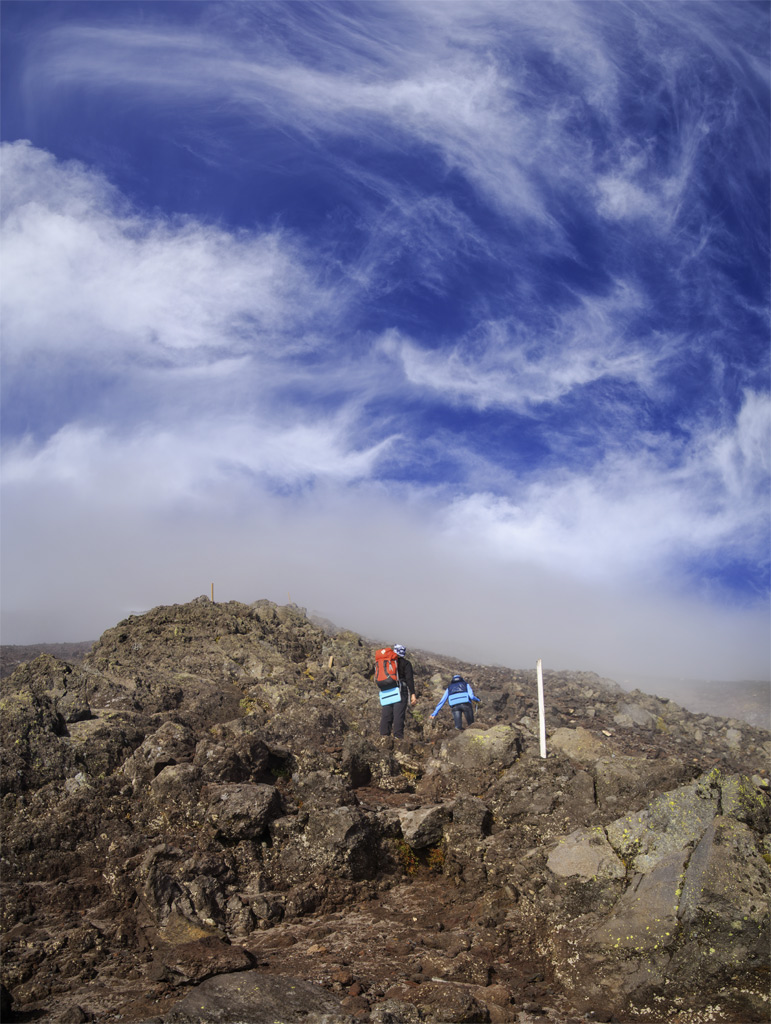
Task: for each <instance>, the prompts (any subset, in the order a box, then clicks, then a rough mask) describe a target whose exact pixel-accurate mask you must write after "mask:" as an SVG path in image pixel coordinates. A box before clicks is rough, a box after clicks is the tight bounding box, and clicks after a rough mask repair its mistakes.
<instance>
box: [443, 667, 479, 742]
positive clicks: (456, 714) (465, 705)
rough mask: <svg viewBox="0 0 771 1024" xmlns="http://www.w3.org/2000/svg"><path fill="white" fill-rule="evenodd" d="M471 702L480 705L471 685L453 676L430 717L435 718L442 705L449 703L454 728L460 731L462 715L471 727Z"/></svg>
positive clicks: (472, 709) (472, 719)
mask: <svg viewBox="0 0 771 1024" xmlns="http://www.w3.org/2000/svg"><path fill="white" fill-rule="evenodd" d="M472 700H473V701H476V702H477V704H480V703H481V701H480V700H479V697H477V696H476V695H475V694H474V691H473V690H472V689H471V683H467V682H466V680H465V679H464V678H463V676H458V675H455V676H453V677H452V679H451V680H450V685H449V686H448V687H447V689H446V690H445V691H444V693H443V694H442V699H441V700H440V701H439V703H438V704H437V705H436V707H435V708H434V710H433V712H432V713H431V717H432V718H436V716H437V715H438V714H439V712H440V711H441V710H442V708H443V707H444V705H445V704H446V703H448V702H449V705H450V711H452V717H453V719H454V721H455V728H456V729H461V730H462V729H463V716H464V715H465V716H466V722H467V724H468V725H471V723H472V722H473V721H474V705H473V704H472V703H471V702H472Z"/></svg>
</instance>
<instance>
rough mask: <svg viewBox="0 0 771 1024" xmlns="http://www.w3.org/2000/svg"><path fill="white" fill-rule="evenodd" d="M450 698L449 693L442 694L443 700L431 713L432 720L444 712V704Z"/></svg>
mask: <svg viewBox="0 0 771 1024" xmlns="http://www.w3.org/2000/svg"><path fill="white" fill-rule="evenodd" d="M448 696H449V691H448V690H445V691H444V693H443V694H442V699H441V700H440V701H439V703H438V704H437V705H436V707H435V708H434V710H433V711H432V712H431V717H432V718H436V716H437V715H438V714H439V712H440V711H441V710H442V708H443V707H444V702H445V701H446V700H447V698H448Z"/></svg>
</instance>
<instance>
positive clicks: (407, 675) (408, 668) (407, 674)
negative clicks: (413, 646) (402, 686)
mask: <svg viewBox="0 0 771 1024" xmlns="http://www.w3.org/2000/svg"><path fill="white" fill-rule="evenodd" d="M400 660H401V661H402V662H403V665H404V681H405V683H406V684H407V689H408V690H409V691H410V704H417V702H418V695H417V694H416V693H415V674H414V672H413V671H412V662H411V661H408V660H407V659H406V658H403V659H400Z"/></svg>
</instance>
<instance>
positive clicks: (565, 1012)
mask: <svg viewBox="0 0 771 1024" xmlns="http://www.w3.org/2000/svg"><path fill="white" fill-rule="evenodd" d="M378 646H381V644H380V643H379V642H373V643H370V642H368V641H365V640H364V639H363V638H362V637H359V636H357V635H356V634H354V633H351V632H349V631H343V630H338V629H336V628H334V627H332V626H331V624H329V623H324V622H318V621H312V620H311V619H309V618H308V616H307V615H306V614H305V613H304V612H303V610H302V609H300V608H297V607H296V606H294V605H287V606H284V607H281V606H277V605H274V604H272V603H271V602H268V601H257V602H255V603H254V604H252V605H245V604H241V603H238V602H229V603H227V604H213V603H212V602H211V601H209V600H208V599H207V598H198V599H196V600H195V601H191V602H190V603H188V604H183V605H172V606H165V607H160V608H155V609H153V610H152V611H150V612H148V613H147V614H146V615H142V616H131V617H129V618H128V619H126V620H124V621H123V622H121V623H119V624H118V625H117V626H115V627H114V628H113V629H110V630H107V632H106V633H105V634H104V635H103V636H102V638H101V639H100V640H99V641H98V642H97V643H96V644H94V645H93V647H92V649H91V650H90V652H89V653H88V654H86V655H85V657H83V658H82V659H80V660H78V661H77V663H75V662H74V661H73V662H68V661H66V660H60V659H58V658H56V657H52V655H51V653H50V652H45V653H44V654H42V655H40V656H38V657H35V658H34V659H33V660H31V661H29V662H27V663H23V664H21V665H19V666H18V667H17V668H16V671H15V672H14V673H13V674H12V675H10V676H8V677H7V678H5V679H3V680H2V684H0V686H1V688H0V726H1V727H2V729H3V738H4V743H3V749H2V760H1V761H0V797H1V798H2V808H3V823H4V845H3V850H2V865H1V867H2V883H3V896H4V900H3V904H2V911H1V912H0V921H1V922H2V946H1V947H0V951H1V952H2V988H0V1000H2V1006H1V1007H0V1013H1V1014H2V1019H3V1020H4V1021H5V1020H13V1014H14V1013H15V1014H16V1016H17V1019H18V1020H34V1019H39V1020H51V1021H65V1020H73V1021H75V1020H78V1021H80V1020H105V1021H106V1020H108V1019H109V1020H115V1021H123V1022H126V1024H129V1022H132V1021H135V1022H138V1021H145V1022H147V1024H150V1022H152V1024H175V1022H176V1024H189V1022H192V1021H215V1020H216V1021H220V1022H223V1024H228V1022H230V1024H236V1022H238V1021H245V1020H248V1021H250V1024H260V1022H262V1021H265V1022H267V1021H271V1022H272V1021H275V1020H283V1021H287V1022H290V1021H300V1020H310V1019H312V1020H314V1021H320V1022H323V1021H326V1022H327V1024H354V1022H366V1021H371V1022H380V1024H387V1022H399V1024H404V1022H410V1021H414V1022H416V1024H417V1022H426V1024H429V1022H435V1024H439V1022H445V1024H452V1022H455V1021H458V1022H460V1021H469V1022H470V1021H489V1022H491V1024H504V1022H508V1021H518V1022H519V1024H526V1022H532V1021H535V1020H544V1021H547V1020H548V1021H552V1022H554V1024H556V1022H557V1021H560V1022H563V1024H564V1022H568V1021H570V1022H577V1020H578V1018H579V1017H581V1018H582V1019H583V1018H584V1015H585V1014H589V1015H590V1017H589V1019H595V1020H600V1019H603V1020H611V1019H613V1020H617V1021H641V1022H642V1021H649V1022H656V1024H658V1022H660V1021H662V1020H669V1021H672V1022H675V1021H677V1020H679V1019H682V1020H683V1021H685V1020H691V1021H696V1020H699V1019H710V1015H711V1017H712V1018H714V1019H716V1020H723V1021H727V1022H735V1024H750V1022H751V1024H757V1022H758V1021H759V1020H762V1019H766V1017H767V1001H766V1000H767V991H768V949H769V895H771V869H769V860H771V842H769V821H770V819H771V811H770V802H769V782H768V774H767V763H768V756H769V754H770V753H771V736H769V734H768V732H766V731H763V730H761V729H757V728H754V727H752V726H751V725H748V724H747V723H746V722H738V721H736V720H733V719H728V720H726V719H720V718H715V717H711V716H708V715H704V714H699V715H693V714H690V713H689V712H687V711H685V710H684V709H683V708H681V707H679V706H678V705H677V704H675V703H673V702H672V701H669V700H664V699H660V698H658V697H653V696H650V695H648V694H644V693H641V692H640V691H635V692H634V693H632V694H629V693H627V692H625V691H623V690H622V689H621V688H620V687H619V686H618V685H617V684H616V683H614V682H613V681H612V680H607V679H603V678H601V677H599V676H597V675H595V674H594V673H590V672H552V671H548V670H547V671H546V672H545V673H544V685H545V692H546V732H547V757H546V758H542V757H541V756H540V743H539V726H538V701H537V691H536V685H535V684H536V679H535V671H534V670H513V669H505V668H501V667H491V666H485V665H469V664H464V663H463V662H459V661H457V660H455V659H452V658H448V657H444V656H441V655H437V654H432V653H429V652H425V651H411V652H410V656H411V659H412V661H413V665H414V669H415V678H416V685H417V689H418V693H419V695H420V696H419V701H418V704H417V705H416V706H415V707H414V708H413V709H411V711H410V713H409V715H408V720H407V728H406V731H405V739H404V740H403V741H394V740H393V738H390V737H389V738H387V739H384V738H382V737H380V736H379V733H378V721H379V703H378V698H377V691H376V689H375V687H374V683H373V682H372V671H373V651H374V649H375V648H377V647H378ZM455 672H460V673H462V674H463V675H464V676H465V677H466V678H468V679H470V680H471V681H472V682H473V685H474V690H475V692H476V693H477V694H478V695H479V696H481V697H482V704H481V706H479V708H478V711H477V720H476V721H475V723H474V724H473V726H472V727H470V728H467V729H464V730H463V731H461V732H458V731H456V730H455V729H454V728H453V723H452V719H451V717H450V716H449V715H447V714H445V716H444V717H442V716H441V715H440V716H439V717H438V718H437V719H435V720H429V719H428V712H429V711H430V710H431V709H432V708H433V707H434V706H435V704H436V702H437V701H438V700H439V698H440V696H441V694H442V692H443V690H444V687H445V686H446V685H447V682H448V680H449V679H450V678H451V676H452V675H453V674H454V673H455ZM684 1014H685V1016H683V1015H684ZM678 1015H679V1016H678ZM688 1015H690V1016H688Z"/></svg>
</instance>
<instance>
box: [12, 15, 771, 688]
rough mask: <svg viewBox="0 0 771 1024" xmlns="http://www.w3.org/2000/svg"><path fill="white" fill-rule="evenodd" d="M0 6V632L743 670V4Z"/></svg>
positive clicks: (756, 393)
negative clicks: (183, 636)
mask: <svg viewBox="0 0 771 1024" xmlns="http://www.w3.org/2000/svg"><path fill="white" fill-rule="evenodd" d="M0 14H1V16H2V22H1V32H2V121H1V127H2V146H3V148H2V218H3V220H2V223H3V249H2V259H3V264H2V285H3V287H2V430H3V435H2V438H3V497H2V500H3V528H2V542H3V563H2V585H3V592H2V614H3V635H2V639H3V642H5V643H27V642H37V641H48V640H51V641H52V640H80V639H89V638H95V637H97V636H98V635H99V634H100V633H101V632H102V630H104V629H106V628H108V627H109V626H111V625H113V624H114V623H115V622H116V621H117V620H118V619H120V618H122V617H124V616H125V615H126V614H128V613H129V612H132V611H141V610H143V609H146V608H149V607H152V606H154V605H156V604H165V603H173V602H179V601H186V600H189V599H191V598H192V597H195V596H197V595H198V594H201V593H209V588H210V585H211V583H212V582H213V583H214V585H215V598H216V599H219V600H226V599H230V598H233V599H238V600H244V601H252V600H256V599H257V598H260V597H269V598H271V599H273V600H277V601H279V602H282V603H283V602H285V601H286V600H289V599H290V598H291V600H293V601H296V602H297V603H298V604H301V605H303V606H305V607H307V608H308V609H309V610H315V611H318V612H321V613H323V614H325V615H327V616H328V617H330V618H332V619H333V620H334V621H336V622H338V623H339V624H342V625H345V626H348V627H349V628H352V629H356V630H358V631H361V632H364V633H365V634H367V635H369V636H373V637H376V638H378V639H382V638H384V637H386V638H387V637H389V636H390V637H391V638H392V640H393V641H394V642H395V641H399V642H403V643H406V644H407V645H408V646H409V645H410V644H414V645H418V646H424V647H429V648H432V649H434V650H441V651H446V652H448V653H455V654H457V655H458V656H460V657H464V658H468V659H471V660H475V661H480V662H500V663H503V664H508V665H512V666H515V667H520V666H525V667H527V666H531V665H533V664H534V663H535V660H536V659H537V658H541V659H543V661H544V665H545V666H547V667H551V668H573V669H587V670H596V671H599V672H601V673H604V674H613V675H614V676H616V677H619V676H621V675H623V674H624V673H639V674H647V675H657V674H659V675H666V676H671V675H681V676H687V677H706V678H713V679H735V678H767V677H768V673H769V451H770V450H771V430H770V423H771V401H770V399H769V326H768V309H769V294H768V292H769V5H768V4H766V3H743V2H736V3H709V2H704V3H690V2H688V3H669V2H660V3H655V4H648V3H621V2H618V3H616V2H597V3H572V2H569V0H564V2H557V3H550V2H548V0H546V2H538V3H527V2H516V3H486V2H484V0H477V2H473V3H463V2H453V3H421V2H409V3H396V2H390V0H389V2H383V3H379V2H367V3H361V4H360V3H355V2H351V3H328V2H327V3H304V2H293V3H289V2H271V3H251V2H248V0H245V2H240V3H206V2H196V3H187V2H185V0H181V2H173V3H166V2H164V0H158V2H152V3H138V2H121V0H117V2H109V3H102V2H98V0H96V2H94V0H92V2H88V3H80V2H76V3H70V2H67V0H59V2H56V3H24V2H3V3H2V4H0Z"/></svg>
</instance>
